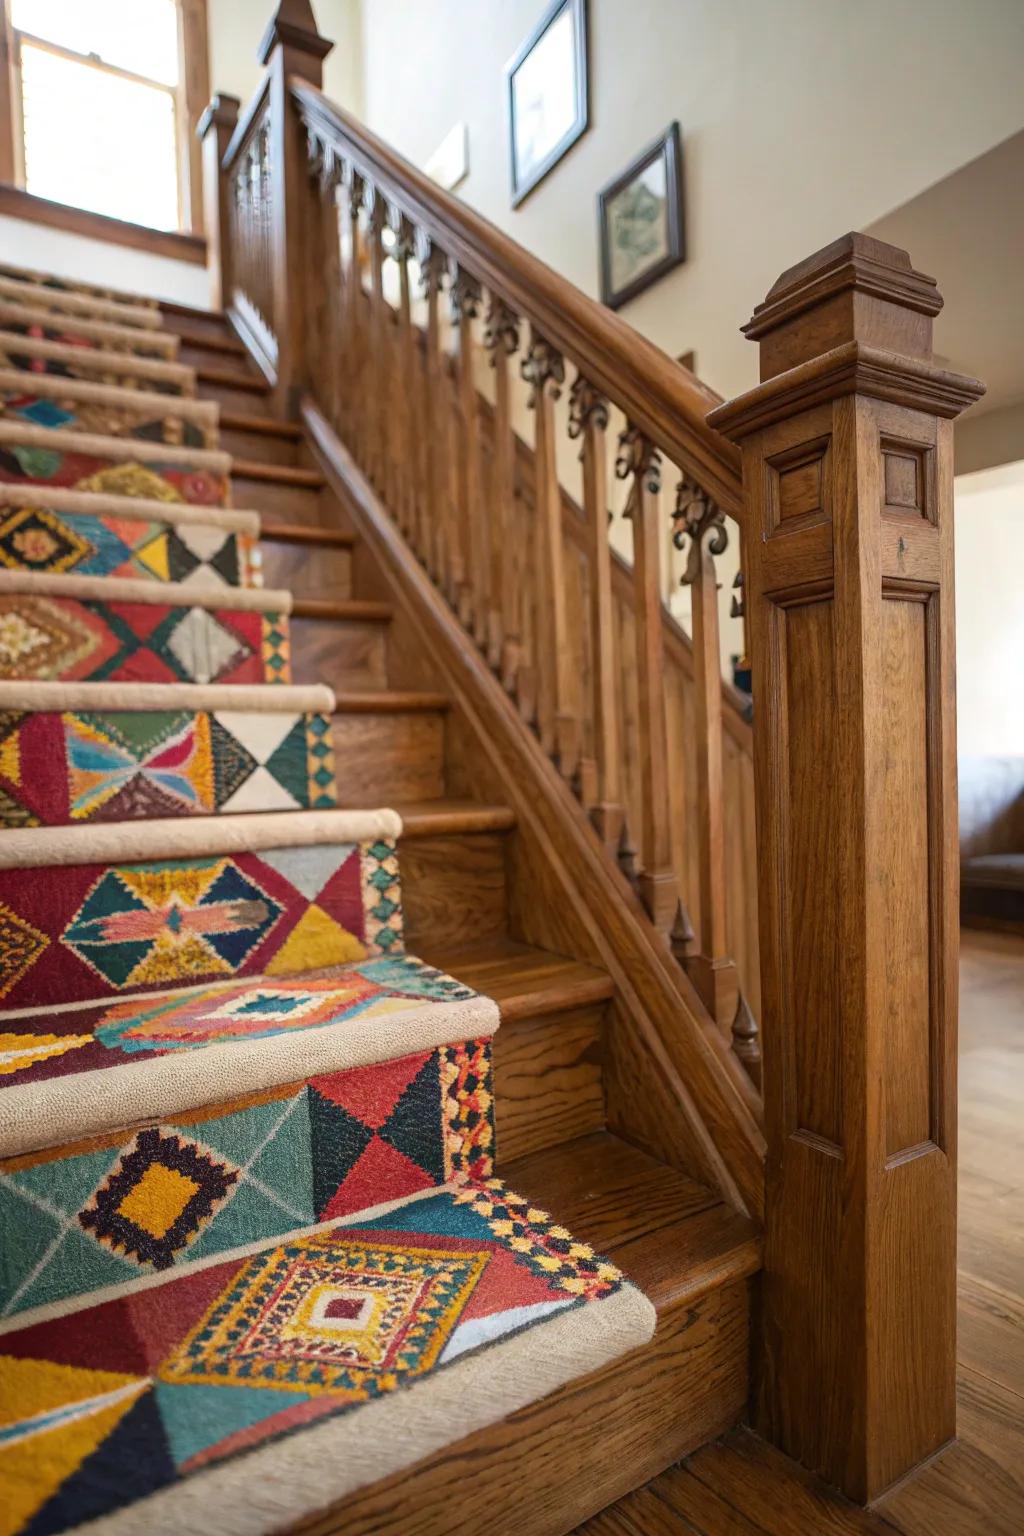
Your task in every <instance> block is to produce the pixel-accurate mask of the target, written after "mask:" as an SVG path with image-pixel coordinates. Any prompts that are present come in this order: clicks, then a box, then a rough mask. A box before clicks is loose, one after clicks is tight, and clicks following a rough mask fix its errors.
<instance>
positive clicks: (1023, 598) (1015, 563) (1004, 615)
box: [955, 460, 1024, 758]
mask: <svg viewBox="0 0 1024 1536" xmlns="http://www.w3.org/2000/svg"><path fill="white" fill-rule="evenodd" d="M955 507H956V666H957V737H958V745H959V750H960V754H961V756H962V757H1020V758H1024V460H1022V461H1020V462H1018V463H1016V464H1004V465H1001V466H1000V467H999V468H998V469H985V470H981V471H979V472H978V473H977V474H972V475H960V476H958V477H957V480H956V482H955Z"/></svg>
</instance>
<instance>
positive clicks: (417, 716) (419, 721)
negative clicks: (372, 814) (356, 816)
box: [331, 710, 445, 808]
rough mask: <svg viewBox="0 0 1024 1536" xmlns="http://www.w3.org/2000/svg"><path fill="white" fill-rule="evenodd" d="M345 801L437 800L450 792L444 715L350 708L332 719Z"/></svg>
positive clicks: (341, 801)
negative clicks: (446, 787)
mask: <svg viewBox="0 0 1024 1536" xmlns="http://www.w3.org/2000/svg"><path fill="white" fill-rule="evenodd" d="M331 739H332V741H333V743H334V756H335V772H336V775H337V784H338V803H339V804H340V805H347V806H348V805H351V806H365V807H367V808H372V807H373V806H376V805H392V804H394V802H395V801H396V800H437V799H440V798H441V796H442V795H443V794H444V791H445V774H444V713H443V712H442V711H440V710H437V711H434V712H432V713H425V712H423V711H418V712H416V713H408V712H396V713H390V714H389V713H386V712H385V711H383V710H382V711H380V712H376V713H374V714H367V713H355V712H344V713H338V714H335V716H334V718H333V720H332V722H331Z"/></svg>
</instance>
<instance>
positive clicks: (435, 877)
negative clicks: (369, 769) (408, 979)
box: [340, 769, 507, 954]
mask: <svg viewBox="0 0 1024 1536" xmlns="http://www.w3.org/2000/svg"><path fill="white" fill-rule="evenodd" d="M342 773H344V769H342ZM340 795H341V797H342V799H343V798H344V788H343V787H342V788H341V789H340ZM505 857H506V841H505V835H504V834H503V833H479V832H478V833H464V834H461V835H451V836H444V837H423V838H420V837H415V838H404V839H403V840H402V843H401V859H402V900H403V905H404V908H405V931H406V944H407V947H408V948H409V949H410V950H411V951H412V952H413V953H414V954H416V953H423V954H430V953H432V952H434V951H436V950H442V949H444V948H449V949H455V948H456V947H457V946H461V945H465V944H473V943H475V942H476V941H477V940H480V939H490V938H495V937H497V936H498V935H499V934H502V933H504V932H505V931H506V919H507V907H506V888H505Z"/></svg>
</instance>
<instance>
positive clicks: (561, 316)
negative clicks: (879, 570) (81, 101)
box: [289, 77, 743, 519]
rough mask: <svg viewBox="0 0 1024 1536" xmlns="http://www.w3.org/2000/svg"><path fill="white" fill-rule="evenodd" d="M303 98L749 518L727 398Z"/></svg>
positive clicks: (365, 165)
mask: <svg viewBox="0 0 1024 1536" xmlns="http://www.w3.org/2000/svg"><path fill="white" fill-rule="evenodd" d="M289 87H290V90H291V95H292V98H293V100H294V101H295V102H296V103H297V105H298V107H299V110H300V112H301V115H302V117H303V120H304V121H305V123H306V125H307V127H309V128H311V129H313V131H314V132H316V133H317V134H318V135H319V136H320V137H322V138H324V139H326V140H327V141H328V142H331V141H332V140H333V141H334V142H336V143H338V145H339V147H340V148H341V150H342V152H343V155H344V158H345V159H346V160H349V161H350V162H351V163H352V164H353V165H355V167H356V168H357V170H358V171H359V173H360V174H361V175H362V176H363V177H365V178H366V179H368V180H370V181H371V182H372V183H373V184H374V185H375V186H377V187H378V188H379V189H380V190H381V191H383V193H384V194H385V195H386V196H388V197H391V198H393V199H394V200H395V201H396V202H398V204H399V205H400V206H401V208H402V210H403V212H404V213H405V214H406V215H407V216H408V217H409V218H410V219H412V220H413V222H414V223H415V224H417V225H418V226H419V227H420V228H421V229H423V230H424V231H426V232H427V233H428V234H429V235H430V236H431V237H433V238H434V239H436V240H437V242H438V243H439V244H440V246H441V247H442V249H443V250H444V251H445V253H446V254H447V255H448V256H449V257H450V258H452V259H453V260H454V261H455V262H457V263H460V264H464V265H465V266H466V267H467V268H468V269H469V270H470V271H471V272H472V273H473V275H474V277H476V278H477V279H478V280H479V281H480V282H482V283H484V284H485V285H486V287H487V288H488V289H489V290H490V291H491V292H493V293H497V294H500V295H501V297H502V299H504V300H505V302H506V303H507V304H508V305H509V306H510V307H511V308H512V309H513V310H514V311H515V312H516V313H517V314H519V315H523V316H526V317H527V318H528V319H529V320H531V321H533V322H534V324H535V325H536V326H537V328H538V330H539V331H540V332H541V333H542V334H543V336H544V338H545V340H547V341H548V342H549V343H551V344H552V345H553V346H555V347H557V348H558V350H559V351H560V352H562V353H564V354H565V356H566V357H568V358H570V359H571V360H572V362H573V363H574V364H575V365H576V366H577V367H578V368H579V369H580V371H581V372H582V373H584V374H585V375H586V377H587V379H588V380H589V381H590V382H591V383H592V384H594V385H595V386H596V387H597V388H598V389H600V390H601V391H602V392H603V393H604V394H606V395H607V396H608V397H609V399H611V400H613V401H614V402H615V403H616V404H617V405H618V406H620V407H621V409H622V410H623V411H624V412H625V414H626V416H627V417H628V418H629V420H630V422H631V423H632V424H633V426H635V427H638V428H639V429H640V430H641V431H642V432H643V433H644V435H645V437H648V438H649V439H650V440H651V441H652V442H653V443H654V444H655V445H656V446H657V447H658V448H659V449H660V450H661V452H662V453H664V454H665V455H666V456H667V457H668V458H670V459H671V460H672V462H673V463H675V464H677V465H678V466H679V468H680V469H683V470H685V471H686V472H687V473H688V474H689V475H690V476H691V478H692V479H693V480H695V481H696V482H697V484H699V485H700V486H702V487H703V489H704V490H706V491H707V492H708V493H709V494H710V495H711V496H712V497H713V498H714V500H715V501H716V502H717V503H718V505H719V506H720V507H721V508H722V510H723V511H725V512H728V513H729V514H730V515H731V516H732V517H734V518H737V519H739V518H740V517H741V516H742V511H743V492H742V482H741V476H740V460H739V454H738V452H737V450H736V448H735V446H734V445H733V444H731V443H729V442H728V441H727V440H726V439H725V438H724V437H722V436H721V434H720V433H718V432H716V431H715V430H714V428H712V427H709V426H708V423H707V415H708V412H709V411H711V410H713V409H714V408H715V406H717V405H720V404H721V396H719V395H717V394H716V393H715V391H714V390H712V389H709V388H708V387H707V386H706V385H704V384H702V383H701V382H700V381H699V380H698V379H696V378H695V377H694V375H693V374H692V373H690V371H689V370H688V369H686V368H684V367H683V366H682V365H681V364H680V363H677V362H676V361H675V360H674V359H673V358H671V357H669V355H668V354H667V353H666V352H663V351H662V350H661V348H660V347H656V346H655V345H654V344H653V342H650V341H647V340H646V338H645V337H643V336H641V335H640V334H639V332H637V331H635V330H633V329H632V327H631V326H629V325H628V324H627V323H626V321H624V320H622V319H621V318H620V317H619V316H618V315H616V314H614V313H613V312H612V311H611V310H609V309H606V308H605V307H604V306H603V305H601V304H598V303H597V302H596V300H594V299H591V298H589V297H588V296H587V295H586V294H585V293H583V292H582V291H581V290H580V289H579V288H577V287H575V286H574V285H573V284H572V283H570V282H568V281H567V280H566V279H565V278H564V277H561V276H559V274H558V273H557V272H555V271H553V270H552V268H551V267H549V266H548V265H547V264H546V263H545V262H543V261H541V260H540V259H539V258H538V257H536V256H533V255H531V254H530V252H529V251H527V250H525V249H524V248H523V247H522V246H521V245H518V244H517V243H516V241H514V240H513V239H511V238H510V236H508V235H506V234H503V233H502V231H501V230H500V229H498V228H497V227H496V226H495V225H493V224H491V223H490V221H489V220H487V219H485V218H483V217H482V216H481V215H480V214H478V213H474V211H473V210H472V209H471V208H469V207H467V206H466V204H465V203H463V202H461V201H460V200H459V199H458V198H455V197H452V196H451V195H450V193H447V192H445V191H444V190H443V189H442V188H441V187H439V186H438V185H437V183H436V182H433V181H431V180H430V179H429V178H428V177H427V176H425V175H424V174H423V172H421V171H419V170H417V169H416V167H415V166H413V165H410V164H409V162H408V161H407V160H404V159H403V158H402V157H401V156H400V155H398V154H397V153H396V152H395V150H393V149H391V148H390V146H389V145H387V144H385V143H384V141H383V140H382V139H379V138H378V137H377V136H376V134H374V133H371V132H370V130H369V129H368V128H366V127H365V126H364V125H363V124H362V123H360V122H358V121H357V119H355V118H354V117H351V116H350V115H349V114H348V113H347V112H344V111H342V109H341V108H340V107H337V106H335V105H334V103H333V102H331V101H329V100H328V99H327V97H326V96H324V94H323V92H322V91H319V90H317V89H316V88H315V87H313V86H311V85H309V84H308V83H307V82H306V81H305V80H302V79H301V78H298V77H295V78H292V79H290V80H289Z"/></svg>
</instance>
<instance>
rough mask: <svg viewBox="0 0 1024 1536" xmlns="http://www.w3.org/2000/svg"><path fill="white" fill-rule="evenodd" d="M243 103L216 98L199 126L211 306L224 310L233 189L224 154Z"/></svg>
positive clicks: (232, 98) (228, 282) (228, 286)
mask: <svg viewBox="0 0 1024 1536" xmlns="http://www.w3.org/2000/svg"><path fill="white" fill-rule="evenodd" d="M241 108H242V103H241V102H240V101H239V99H238V97H237V96H226V95H224V94H223V93H221V94H219V95H217V96H215V97H214V98H213V100H212V101H211V102H210V105H209V106H208V107H207V109H206V111H205V112H204V113H203V115H202V117H201V118H200V119H199V122H198V124H197V125H196V136H197V138H198V139H199V142H200V144H201V145H202V154H203V213H204V217H205V225H206V252H207V255H206V266H207V269H208V271H209V274H210V306H211V308H212V309H215V310H223V309H225V308H226V307H227V305H228V304H229V303H230V302H231V290H232V286H233V278H232V272H231V220H230V216H229V213H228V199H229V197H230V196H231V187H230V184H229V182H228V178H227V176H226V175H225V174H224V171H223V169H222V166H223V161H224V154H225V151H226V150H227V147H228V144H229V142H230V139H231V135H232V134H233V133H234V131H235V127H236V125H237V123H238V114H239V112H240V111H241Z"/></svg>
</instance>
